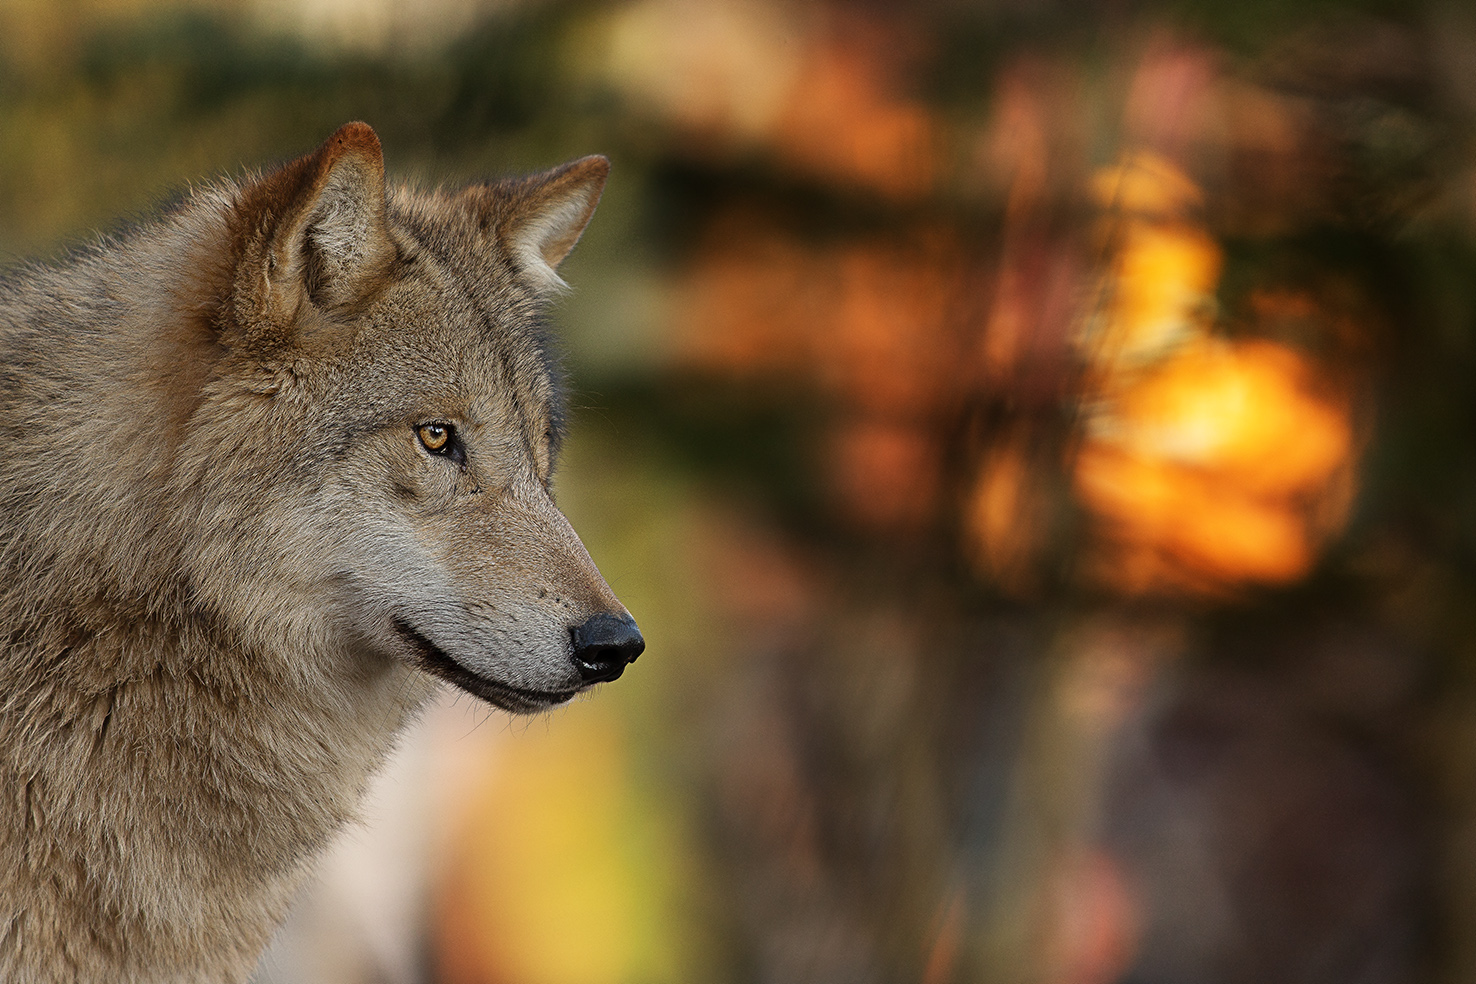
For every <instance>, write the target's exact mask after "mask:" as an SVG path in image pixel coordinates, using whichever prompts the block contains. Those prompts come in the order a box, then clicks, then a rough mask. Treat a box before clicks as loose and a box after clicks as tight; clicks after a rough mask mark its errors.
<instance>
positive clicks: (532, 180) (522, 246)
mask: <svg viewBox="0 0 1476 984" xmlns="http://www.w3.org/2000/svg"><path fill="white" fill-rule="evenodd" d="M609 175H610V162H609V160H607V159H606V158H604V157H601V156H600V155H598V154H595V155H592V156H590V157H581V158H579V160H577V161H570V162H569V163H568V164H563V165H560V166H559V167H556V168H554V169H553V170H550V171H544V172H542V173H541V174H534V175H530V176H529V177H526V178H517V179H511V180H506V181H499V182H497V183H496V184H492V185H482V186H478V187H476V188H471V189H468V191H467V192H465V199H464V200H465V203H466V204H467V206H468V207H470V208H471V209H472V210H473V211H474V212H476V213H477V214H478V217H479V219H480V221H481V224H482V226H483V228H485V229H488V230H490V231H491V232H492V233H493V234H494V235H495V236H496V237H497V238H498V240H499V241H500V242H501V244H502V245H503V247H504V248H505V249H506V250H507V252H508V254H509V255H510V256H511V257H512V259H513V261H514V262H515V263H517V265H518V267H519V268H520V269H521V270H522V271H523V273H524V275H525V276H527V277H528V278H529V279H530V280H531V281H532V282H533V285H534V286H535V288H537V289H538V290H540V291H542V292H546V293H551V292H555V291H559V290H563V289H566V288H567V287H568V285H567V284H565V283H564V281H563V280H562V279H561V278H560V277H559V275H558V272H557V271H558V267H559V264H560V263H562V262H563V261H564V257H566V256H568V255H569V253H570V251H571V250H573V249H574V244H575V243H577V242H579V237H580V236H581V235H583V234H584V228H585V226H587V225H589V220H590V218H591V217H592V216H593V215H594V211H595V206H597V205H598V204H599V203H600V195H601V194H602V193H603V192H604V190H605V179H606V178H608V177H609Z"/></svg>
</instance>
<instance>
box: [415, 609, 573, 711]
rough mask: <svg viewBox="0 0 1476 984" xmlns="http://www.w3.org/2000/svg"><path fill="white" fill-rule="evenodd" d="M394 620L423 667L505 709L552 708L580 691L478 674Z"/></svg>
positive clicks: (416, 660)
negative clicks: (515, 683)
mask: <svg viewBox="0 0 1476 984" xmlns="http://www.w3.org/2000/svg"><path fill="white" fill-rule="evenodd" d="M394 623H395V630H396V631H397V632H399V633H400V635H402V636H404V637H405V639H406V640H407V641H408V642H409V643H410V644H411V646H412V647H414V649H415V656H416V659H415V662H416V664H417V665H418V666H419V667H420V668H421V669H423V670H426V671H427V672H429V673H433V674H435V675H436V676H438V677H440V678H441V679H443V680H447V681H450V682H451V683H454V684H456V686H458V687H460V688H461V689H462V690H465V691H466V692H467V693H469V694H471V695H472V696H474V697H480V698H482V699H483V700H485V701H487V702H488V703H489V704H495V705H497V706H498V707H500V708H502V709H503V710H505V711H514V712H526V711H536V710H540V709H542V708H545V707H552V706H553V705H555V704H562V703H564V702H565V701H567V700H569V699H570V698H572V697H573V696H574V695H575V694H576V693H578V692H579V691H578V689H577V688H576V689H574V690H556V691H549V690H530V689H527V688H524V687H514V686H513V685H512V684H508V683H499V682H498V681H496V680H490V679H488V678H487V677H483V676H478V675H477V674H475V673H473V672H472V671H471V670H468V669H467V668H466V667H464V666H462V665H461V664H460V663H459V662H457V661H456V659H455V657H453V656H452V655H451V654H449V653H447V652H446V651H445V650H444V649H442V648H441V647H440V646H437V645H436V644H435V643H434V642H431V641H430V640H429V639H427V638H426V637H425V636H423V635H421V634H420V633H419V632H417V631H416V630H415V628H414V627H413V626H411V625H410V623H409V622H406V621H405V620H404V619H402V618H399V617H396V618H395V620H394Z"/></svg>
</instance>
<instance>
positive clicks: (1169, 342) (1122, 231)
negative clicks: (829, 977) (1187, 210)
mask: <svg viewBox="0 0 1476 984" xmlns="http://www.w3.org/2000/svg"><path fill="white" fill-rule="evenodd" d="M1116 246H1117V255H1116V262H1115V263H1114V266H1113V269H1112V272H1111V287H1110V291H1109V298H1108V300H1107V304H1106V310H1105V315H1106V317H1105V321H1104V323H1103V324H1101V325H1100V327H1099V329H1098V334H1097V337H1096V338H1094V339H1093V340H1092V348H1093V352H1094V356H1095V358H1096V360H1097V362H1098V365H1099V366H1102V367H1104V368H1107V369H1109V370H1116V369H1118V368H1120V367H1122V366H1131V365H1135V364H1140V363H1142V362H1144V361H1146V360H1149V359H1152V358H1155V357H1158V356H1161V355H1162V354H1163V353H1164V352H1165V351H1166V350H1168V349H1171V348H1173V347H1174V346H1176V345H1180V344H1182V343H1183V342H1184V341H1185V340H1186V339H1187V338H1189V337H1191V336H1192V335H1193V334H1195V333H1196V332H1198V331H1200V330H1201V329H1202V327H1203V326H1204V325H1205V324H1206V323H1207V321H1208V320H1209V317H1210V314H1211V312H1212V310H1213V300H1214V292H1215V285H1216V284H1217V283H1218V282H1219V279H1220V268H1221V265H1222V262H1223V261H1222V256H1221V252H1220V247H1219V246H1218V245H1217V244H1216V243H1215V241H1214V240H1213V239H1211V238H1210V237H1209V236H1208V235H1207V234H1205V233H1204V231H1203V230H1201V229H1199V228H1197V227H1195V226H1193V225H1190V224H1188V223H1179V222H1175V223H1159V222H1146V221H1141V220H1137V219H1134V220H1128V221H1124V222H1122V223H1120V228H1119V232H1118V236H1117V242H1116Z"/></svg>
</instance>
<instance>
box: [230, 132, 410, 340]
mask: <svg viewBox="0 0 1476 984" xmlns="http://www.w3.org/2000/svg"><path fill="white" fill-rule="evenodd" d="M237 219H238V225H237V229H238V235H239V236H240V237H241V260H240V264H239V266H238V268H237V271H236V309H237V316H238V321H241V322H243V323H244V326H247V330H248V334H250V333H251V328H250V327H249V326H252V325H254V326H256V328H258V329H260V330H265V331H271V332H272V333H273V334H281V333H282V332H283V331H285V330H288V329H290V327H291V325H292V323H293V321H294V320H295V318H296V316H297V314H298V312H299V310H300V309H301V306H302V305H303V304H304V303H311V304H315V305H317V306H318V307H321V308H325V309H334V308H342V307H345V306H348V305H352V304H353V303H354V302H355V301H357V300H359V299H361V298H363V297H364V296H365V295H366V294H367V293H368V292H369V291H370V290H371V289H372V288H373V286H374V284H375V282H376V281H377V280H378V279H379V278H381V277H382V276H383V274H384V273H385V272H386V271H387V270H388V269H389V267H390V265H391V264H392V263H393V260H394V256H395V247H394V242H393V240H392V239H391V238H390V235H389V231H388V226H387V223H386V219H385V190H384V158H383V156H382V153H381V151H380V146H379V137H378V136H376V135H375V133H374V130H373V129H372V128H370V127H369V126H368V124H365V123H349V124H347V125H345V126H343V127H341V128H339V130H338V131H337V132H336V133H334V134H333V136H331V137H329V138H328V139H327V141H325V142H324V143H323V145H322V146H321V147H319V148H318V149H317V150H316V151H314V152H313V153H311V154H308V155H307V156H306V157H300V158H298V159H297V160H295V161H292V162H291V163H289V164H287V165H285V166H283V167H282V168H281V169H279V170H277V171H276V172H274V173H272V174H269V175H267V176H266V177H264V178H262V179H261V180H260V181H258V182H256V183H255V184H254V185H252V186H250V187H248V188H246V189H244V190H243V192H242V194H241V197H240V199H239V200H238V203H237Z"/></svg>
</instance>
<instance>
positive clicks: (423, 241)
mask: <svg viewBox="0 0 1476 984" xmlns="http://www.w3.org/2000/svg"><path fill="white" fill-rule="evenodd" d="M608 171H609V162H608V161H606V160H605V159H604V158H602V157H586V158H583V159H582V160H578V161H574V162H573V163H570V164H566V165H564V166H563V167H560V168H556V169H554V170H552V171H549V172H547V173H544V174H540V175H537V176H534V177H531V178H525V179H521V180H514V181H503V182H498V183H492V184H483V185H475V186H472V187H469V188H466V189H463V190H460V191H456V192H440V191H437V192H428V193H421V192H413V191H409V190H393V191H387V189H386V184H385V176H384V165H383V160H382V157H381V151H380V144H379V140H378V138H377V137H376V136H375V134H374V131H373V130H372V129H370V128H369V127H368V126H366V125H364V124H362V123H350V124H348V125H347V126H345V127H343V128H342V129H340V130H339V131H338V132H337V133H335V134H334V135H333V136H332V137H330V138H329V139H328V141H327V142H326V143H324V144H323V146H322V147H320V148H319V149H318V150H317V151H316V152H314V153H312V154H310V155H308V156H306V157H303V158H300V159H298V160H296V161H293V162H291V163H289V164H287V165H285V166H283V167H282V168H280V169H279V170H277V171H275V172H273V173H270V174H268V175H266V176H264V177H261V178H259V179H257V180H254V181H249V182H245V183H242V184H241V185H240V186H239V187H236V188H235V189H233V190H232V191H231V192H230V193H229V194H228V195H226V196H225V197H224V198H223V199H222V201H221V202H220V203H219V207H220V209H221V211H222V213H223V214H224V215H225V217H226V220H227V225H228V232H227V233H226V235H225V241H226V242H227V243H228V248H227V249H225V250H224V252H223V253H222V254H221V255H219V256H215V257H209V258H205V259H202V261H201V262H202V263H203V264H205V265H210V264H214V265H215V269H214V270H207V271H203V272H202V276H203V277H204V278H205V279H208V280H211V281H214V282H216V283H218V284H224V285H225V289H224V290H220V291H217V292H216V297H217V298H218V301H216V302H215V303H214V305H213V307H212V309H211V311H210V313H209V315H208V317H209V320H211V321H212V322H213V334H214V338H215V340H216V341H215V344H216V345H217V361H216V363H215V367H214V369H213V371H212V372H211V374H210V377H209V379H208V380H206V381H205V383H204V385H203V386H202V387H201V389H200V393H201V395H200V398H199V405H198V406H197V407H196V408H195V409H194V410H193V412H192V416H191V418H190V420H189V424H188V427H187V428H186V429H185V433H184V436H183V444H184V447H183V452H182V457H183V459H184V460H185V461H186V462H187V463H188V467H184V468H181V469H179V470H177V471H176V475H177V476H181V487H180V488H179V489H178V490H177V493H178V495H179V496H180V497H181V498H182V499H185V500H186V501H189V502H191V503H192V504H193V505H192V506H191V508H190V510H189V511H190V512H191V513H192V514H193V515H194V517H195V520H196V522H197V531H196V533H195V534H194V537H195V542H196V543H197V544H198V546H197V548H196V549H195V550H194V551H193V552H192V554H191V555H190V556H189V557H188V558H186V561H185V563H186V564H187V565H188V566H189V567H190V571H189V578H188V580H189V583H190V584H191V590H192V591H193V592H194V593H195V595H196V596H197V598H198V600H199V601H201V602H202V603H204V604H206V605H209V606H211V607H212V608H214V609H216V610H218V611H219V612H221V613H222V614H224V616H225V617H226V619H227V620H228V621H229V622H230V623H231V624H232V625H233V626H235V627H236V628H237V630H238V631H239V632H240V633H241V634H242V635H243V637H244V638H246V639H248V640H254V641H255V642H256V643H257V648H258V649H260V650H261V651H263V652H286V653H291V654H294V655H293V657H292V658H294V659H298V660H302V661H305V662H309V663H311V662H313V661H319V662H321V661H322V660H323V659H324V654H329V656H330V658H329V660H328V662H329V663H333V665H336V666H339V668H340V670H342V666H344V665H349V664H352V663H353V661H358V662H359V663H363V662H364V661H365V660H367V661H369V662H370V663H373V661H374V660H376V659H377V660H380V661H381V662H391V663H396V664H397V665H403V664H404V663H407V662H408V663H410V664H413V665H415V666H418V667H420V668H422V669H425V670H428V671H430V672H431V673H433V674H436V675H438V676H441V677H443V678H445V679H447V680H450V681H451V682H453V683H455V684H457V685H458V686H460V687H462V688H464V689H465V690H467V691H470V692H471V693H473V694H475V695H477V696H479V697H482V698H484V699H486V700H488V701H491V702H492V703H494V704H496V705H499V706H501V707H503V708H506V709H509V710H513V711H533V710H538V709H540V708H544V707H547V706H550V705H553V704H556V703H559V702H562V701H565V700H567V699H569V698H570V697H572V696H573V695H574V694H575V693H577V692H579V691H580V690H581V689H584V688H585V687H588V686H590V685H591V684H594V683H598V682H601V681H605V680H613V679H614V678H616V677H618V676H619V675H620V674H621V672H622V670H623V669H624V667H625V666H626V664H627V663H629V662H630V661H632V660H634V659H635V658H636V656H637V655H639V654H640V652H641V651H642V649H643V648H644V642H643V641H642V638H641V635H640V632H639V631H638V630H637V628H636V625H635V622H634V621H633V620H632V618H631V616H630V614H629V613H628V612H627V611H626V609H625V608H624V607H623V606H622V605H621V604H620V602H619V601H618V600H617V599H616V597H615V595H614V593H613V592H612V591H611V590H610V587H609V586H608V585H607V584H606V583H605V580H604V579H603V578H602V577H601V575H600V573H599V571H598V570H597V569H596V567H595V564H594V562H593V561H592V560H591V559H590V556H589V554H588V553H587V552H586V550H585V548H584V546H583V544H582V543H581V542H580V540H579V538H578V536H576V535H575V533H574V531H573V529H571V528H570V526H569V523H568V521H567V520H566V519H565V518H564V516H563V515H562V514H561V513H560V511H559V510H558V508H557V507H556V506H555V504H554V499H553V495H552V480H553V473H554V466H555V464H556V461H557V459H558V454H559V445H560V440H561V437H562V434H563V427H564V407H563V402H562V396H561V392H560V378H559V373H558V371H557V367H556V364H555V359H554V357H553V355H552V354H551V352H550V346H549V339H548V336H547V333H546V330H545V327H544V324H543V320H542V311H543V308H544V307H545V305H546V302H547V300H548V299H549V297H550V295H551V294H553V293H555V292H557V291H558V290H559V289H560V288H561V287H562V286H563V282H562V281H561V280H560V279H559V277H558V274H557V273H556V272H555V271H556V269H557V267H558V265H559V263H560V261H562V260H563V258H564V257H565V256H566V255H567V254H568V253H569V251H570V250H571V249H572V248H573V246H574V244H575V242H576V241H577V240H578V239H579V237H580V235H581V233H582V232H583V230H584V227H585V225H586V223H588V221H589V219H590V217H591V215H592V214H593V212H594V209H595V206H596V204H597V203H598V201H599V198H600V194H601V191H602V190H603V187H604V183H605V178H606V175H607V173H608ZM289 669H290V668H289ZM317 669H321V666H318V667H317ZM344 672H347V671H344Z"/></svg>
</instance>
